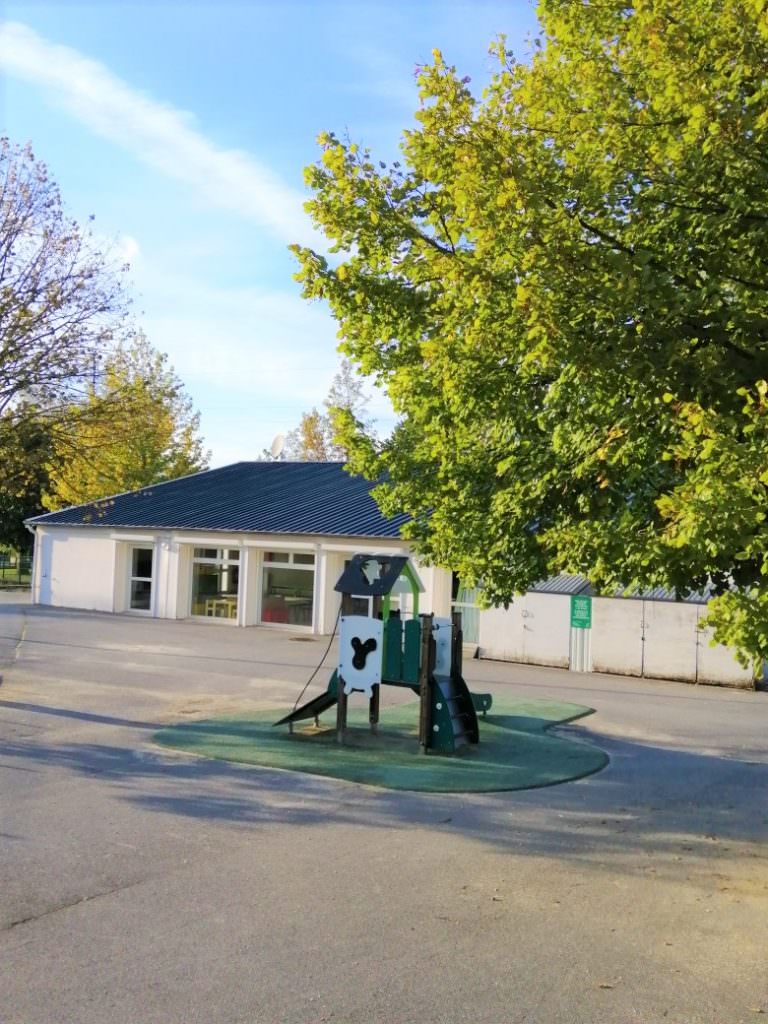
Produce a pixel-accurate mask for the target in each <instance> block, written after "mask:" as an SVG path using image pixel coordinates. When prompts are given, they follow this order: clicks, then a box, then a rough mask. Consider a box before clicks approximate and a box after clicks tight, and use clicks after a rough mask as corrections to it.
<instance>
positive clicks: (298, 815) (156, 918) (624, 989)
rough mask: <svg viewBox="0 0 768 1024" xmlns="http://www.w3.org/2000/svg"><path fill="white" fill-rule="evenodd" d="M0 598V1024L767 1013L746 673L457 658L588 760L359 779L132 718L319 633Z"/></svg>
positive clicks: (765, 751) (298, 667) (767, 794)
mask: <svg viewBox="0 0 768 1024" xmlns="http://www.w3.org/2000/svg"><path fill="white" fill-rule="evenodd" d="M0 602H1V603H0V673H2V682H1V683H0V992H1V993H2V998H1V999H0V1020H1V1021H2V1022H3V1024H42V1022H46V1024H48V1022H50V1024H54V1022H55V1024H61V1022H76V1024H159V1022H163V1024H165V1022H167V1024H178V1022H180V1021H183V1022H184V1024H198V1022H199V1024H230V1022H233V1024H234V1022H243V1024H245V1022H248V1024H267V1022H269V1024H272V1022H274V1024H278V1022H279V1024H288V1022H290V1024H320V1022H324V1024H331V1022H333V1024H347V1022H361V1024H362V1022H382V1024H405V1022H410V1021H414V1022H415V1021H418V1022H420V1024H422V1022H423V1024H433V1022H446V1024H458V1022H463V1021H467V1022H470V1021H471V1022H473V1024H566V1022H567V1024H571V1022H574V1024H576V1022H579V1024H582V1022H587V1021H589V1022H590V1024H640V1022H642V1024H656V1022H658V1024H698V1022H706V1024H739V1022H747V1021H758V1020H760V1019H762V1017H761V1014H766V1013H768V972H767V971H766V969H765V959H766V949H768V855H766V852H765V851H766V845H765V843H766V839H768V742H767V739H766V737H767V736H768V694H762V693H752V692H737V691H729V690H720V689H715V688H695V687H688V686H684V685H681V684H675V683H666V682H661V681H659V682H653V681H648V680H637V679H626V678H624V679H623V678H619V677H608V676H579V675H576V674H573V673H567V672H562V671H557V670H548V669H540V668H531V667H524V666H515V665H507V664H499V663H490V662H470V663H465V675H466V676H467V680H468V682H469V683H470V685H472V686H474V687H476V688H482V689H484V690H486V689H487V690H490V691H491V692H493V693H494V695H496V696H498V697H499V698H503V697H514V698H524V699H539V698H542V697H544V698H547V697H551V698H553V699H555V700H560V701H567V702H572V703H578V704H584V705H588V706H591V707H594V708H595V709H596V713H595V714H594V715H592V716H590V717H589V718H586V719H583V720H582V722H581V723H576V724H574V725H571V726H568V727H567V729H566V730H565V732H564V735H567V736H569V737H575V738H578V737H582V738H588V739H589V740H590V741H591V742H593V743H596V744H597V745H598V746H600V747H601V748H602V749H604V750H605V751H607V753H608V754H609V756H610V763H609V765H608V766H607V767H606V768H605V769H603V770H602V771H600V772H598V773H597V774H595V775H592V776H590V777H588V778H585V779H582V780H580V781H578V782H571V783H567V784H565V785H561V786H554V787H551V788H545V789H538V790H530V791H526V792H511V793H493V794H473V795H467V794H462V795H450V794H434V793H411V792H397V791H392V790H379V789H375V788H370V787H364V786H359V785H355V784H350V783H346V782H339V781H335V780H331V779H322V778H318V777H314V776H307V775H303V774H298V773H295V772H280V771H275V770H270V769H263V768H251V767H244V766H239V765H236V764H229V763H226V762H221V761H209V760H205V759H200V758H195V757H190V756H187V755H184V754H178V753H174V752H171V751H167V750H163V749H161V748H159V747H157V746H155V745H154V744H153V743H152V742H151V738H152V736H153V735H154V733H155V732H156V731H157V730H158V729H160V728H162V727H164V726H166V725H168V724H170V723H173V722H178V721H180V720H182V721H184V720H188V721H193V720H197V719H200V718H204V717H213V716H226V715H240V714H244V713H250V712H260V711H261V710H262V709H263V708H265V707H267V706H273V707H290V705H291V704H292V703H293V701H294V699H295V697H296V696H297V694H298V690H299V689H300V688H301V686H302V685H303V683H304V681H305V680H306V678H307V676H308V674H309V672H310V671H311V669H312V668H314V666H315V665H316V663H317V661H318V659H319V658H320V656H321V654H322V653H323V649H324V647H325V642H324V641H322V640H321V639H318V638H315V639H313V640H304V639H297V638H294V637H292V636H291V635H290V634H285V633H280V632H277V631H270V630H255V629H254V630H237V629H229V628H227V627H225V626H207V625H205V624H194V625H193V624H189V623H173V622H161V621H153V620H142V619H131V618H127V617H111V616H105V615H97V614H87V613H82V612H66V611H54V610H50V609H31V608H28V607H27V606H26V605H25V604H24V603H23V601H22V602H20V601H19V595H13V594H3V595H0ZM328 664H329V665H331V664H332V653H331V655H330V656H329V658H328ZM324 679H325V675H324V673H321V674H320V676H319V678H318V690H319V689H321V688H322V686H324ZM395 696H396V695H395ZM393 699H394V698H392V697H390V695H386V698H385V700H384V701H383V708H382V720H384V719H385V717H386V709H387V703H388V701H391V700H393Z"/></svg>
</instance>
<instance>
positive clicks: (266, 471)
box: [28, 462, 408, 537]
mask: <svg viewBox="0 0 768 1024" xmlns="http://www.w3.org/2000/svg"><path fill="white" fill-rule="evenodd" d="M373 487H375V484H374V483H371V482H370V481H369V480H365V479H363V477H359V476H352V475H351V474H349V473H347V472H346V471H345V469H344V466H343V464H342V463H340V462H237V463H235V464H234V465H232V466H223V467H222V468H221V469H210V470H207V471H206V472H203V473H196V474H194V475H193V476H185V477H181V478H180V479H178V480H170V481H168V482H166V483H162V484H153V485H152V486H150V487H142V488H141V490H138V491H130V492H128V493H127V494H117V495H114V496H112V497H108V498H104V499H102V500H100V501H94V502H89V503H88V504H87V505H76V506H73V507H72V508H65V509H62V510H61V511H59V512H49V513H48V514H47V515H43V516H37V517H35V518H34V519H29V520H28V522H29V523H30V524H32V525H40V526H105V527H134V528H137V527H140V528H146V529H157V530H211V531H213V530H221V531H226V532H235V533H240V532H248V533H285V534H296V533H299V534H331V535H333V536H349V537H399V536H400V529H401V527H402V526H403V525H404V524H405V523H406V522H407V521H408V516H405V515H400V516H395V517H394V518H393V519H387V518H385V517H384V516H383V515H382V514H381V512H380V511H379V509H378V506H377V505H376V502H375V501H374V500H373V498H372V497H371V493H370V492H371V490H372V488H373Z"/></svg>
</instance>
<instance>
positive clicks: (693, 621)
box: [479, 593, 752, 686]
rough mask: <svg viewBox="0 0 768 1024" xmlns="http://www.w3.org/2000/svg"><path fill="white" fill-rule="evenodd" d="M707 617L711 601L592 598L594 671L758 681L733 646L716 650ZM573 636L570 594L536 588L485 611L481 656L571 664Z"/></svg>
mask: <svg viewBox="0 0 768 1024" xmlns="http://www.w3.org/2000/svg"><path fill="white" fill-rule="evenodd" d="M705 614H706V609H705V608H704V606H702V605H695V604H686V603H684V602H679V603H678V602H673V601H642V600H632V599H621V598H593V599H592V629H591V630H588V631H586V632H588V633H589V634H590V635H589V637H588V638H587V639H588V642H589V646H590V649H591V664H592V671H593V672H608V673H611V674H614V675H629V676H649V677H656V678H660V679H679V680H682V681H684V682H701V683H705V682H706V683H720V684H723V685H728V686H751V684H752V673H751V670H750V669H744V668H742V667H741V666H740V665H739V664H738V662H737V661H736V659H735V658H734V656H733V652H732V651H731V650H730V649H729V648H727V647H723V646H722V645H718V646H716V647H711V646H710V645H709V640H710V639H711V634H710V632H709V631H707V630H704V629H699V628H698V627H699V620H700V619H701V618H703V616H704V615H705ZM571 640H572V637H571V629H570V597H569V596H567V595H564V594H535V593H529V594H525V595H523V596H522V597H518V598H515V600H514V602H513V603H512V604H511V605H510V607H509V608H508V609H504V608H489V609H485V610H483V611H481V612H480V644H479V656H480V657H481V658H495V659H498V660H500V661H514V662H521V663H523V664H534V665H553V666H560V667H563V668H567V667H569V664H570V661H571V655H572V653H573V647H572V644H571ZM569 648H570V649H569Z"/></svg>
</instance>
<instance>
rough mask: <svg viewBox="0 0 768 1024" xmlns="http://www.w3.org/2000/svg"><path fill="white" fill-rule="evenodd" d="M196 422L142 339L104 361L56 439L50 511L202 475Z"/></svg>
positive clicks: (162, 360)
mask: <svg viewBox="0 0 768 1024" xmlns="http://www.w3.org/2000/svg"><path fill="white" fill-rule="evenodd" d="M199 428H200V416H199V414H198V413H197V412H195V410H194V408H193V406H192V401H191V399H190V398H189V396H188V395H187V394H186V393H185V391H184V386H183V384H182V383H181V381H180V380H179V378H178V377H177V376H176V374H175V373H174V371H173V370H172V369H171V368H170V367H169V366H168V365H167V357H166V356H165V355H163V354H162V353H160V352H157V351H156V350H155V349H153V348H152V347H151V346H150V345H149V343H148V342H147V340H146V339H145V338H144V336H143V335H138V336H137V337H136V338H135V339H134V340H133V342H132V343H131V344H130V345H127V346H120V347H118V348H117V350H116V351H115V352H114V353H113V354H112V355H111V356H109V357H108V358H107V360H106V363H105V367H104V375H103V379H102V381H101V382H100V383H99V384H98V385H97V386H95V387H92V388H91V389H90V392H89V394H88V397H87V399H86V401H85V402H84V403H82V404H80V405H78V406H75V407H74V408H73V409H72V410H71V411H70V416H69V424H68V427H67V429H66V430H62V431H60V432H59V433H58V434H57V435H56V436H55V438H54V445H53V457H52V458H51V460H50V463H49V465H48V472H49V485H48V489H47V491H46V493H45V495H44V502H45V505H46V507H47V508H49V509H56V508H61V507H62V506H64V505H75V504H82V503H85V502H89V501H94V500H96V499H98V498H103V497H105V496H109V495H112V494H119V493H122V492H124V491H131V490H135V489H136V488H138V487H144V486H146V485H148V484H153V483H160V482H162V481H163V480H171V479H173V478H175V477H179V476H184V475H186V474H189V473H197V472H199V471H200V470H203V469H206V468H207V466H208V461H209V457H210V453H208V452H206V451H204V449H203V445H202V441H201V438H200V435H199Z"/></svg>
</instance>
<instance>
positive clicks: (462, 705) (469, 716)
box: [429, 675, 479, 753]
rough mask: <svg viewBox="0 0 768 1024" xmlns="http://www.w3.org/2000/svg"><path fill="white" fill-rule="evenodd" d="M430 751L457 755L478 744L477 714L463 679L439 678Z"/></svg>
mask: <svg viewBox="0 0 768 1024" xmlns="http://www.w3.org/2000/svg"><path fill="white" fill-rule="evenodd" d="M431 725H432V730H431V734H430V742H429V749H430V750H434V751H437V752H439V753H453V752H454V751H456V750H458V749H459V748H460V747H464V746H467V745H468V744H470V743H477V741H478V739H479V732H478V726H477V714H476V712H475V705H474V701H473V699H472V694H471V693H470V692H469V689H468V687H467V684H466V683H465V682H464V680H463V679H462V677H461V676H459V675H454V676H435V677H434V696H433V706H432V717H431Z"/></svg>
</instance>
